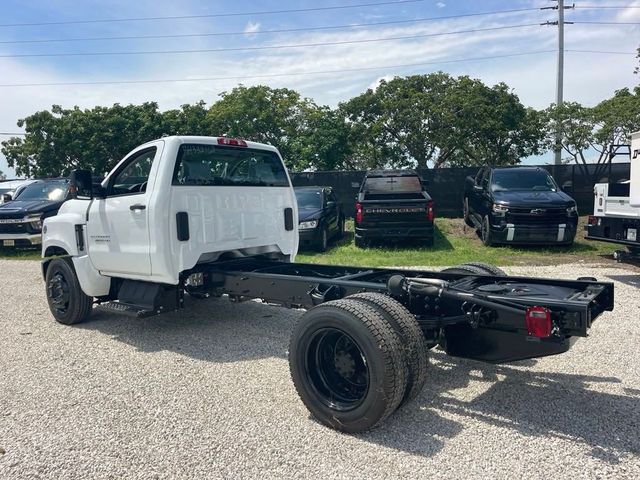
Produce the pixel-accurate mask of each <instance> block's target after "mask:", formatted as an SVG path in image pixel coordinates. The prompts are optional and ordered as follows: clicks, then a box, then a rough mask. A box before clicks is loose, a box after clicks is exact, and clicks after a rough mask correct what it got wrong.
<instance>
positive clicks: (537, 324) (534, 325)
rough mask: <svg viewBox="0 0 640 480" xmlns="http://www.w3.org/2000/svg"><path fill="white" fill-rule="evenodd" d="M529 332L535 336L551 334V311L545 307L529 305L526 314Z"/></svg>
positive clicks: (540, 336) (543, 336) (544, 336)
mask: <svg viewBox="0 0 640 480" xmlns="http://www.w3.org/2000/svg"><path fill="white" fill-rule="evenodd" d="M525 322H526V324H527V333H528V334H529V335H532V336H534V337H538V338H546V337H550V336H551V327H552V325H551V312H550V311H549V309H548V308H544V307H529V308H527V313H526V314H525Z"/></svg>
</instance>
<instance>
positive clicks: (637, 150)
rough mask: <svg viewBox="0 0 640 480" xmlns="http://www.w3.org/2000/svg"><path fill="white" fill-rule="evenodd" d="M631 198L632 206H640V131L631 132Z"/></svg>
mask: <svg viewBox="0 0 640 480" xmlns="http://www.w3.org/2000/svg"><path fill="white" fill-rule="evenodd" d="M629 193H630V195H629V200H630V203H631V206H632V207H640V132H636V133H632V134H631V186H630V187H629Z"/></svg>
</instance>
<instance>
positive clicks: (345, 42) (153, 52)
mask: <svg viewBox="0 0 640 480" xmlns="http://www.w3.org/2000/svg"><path fill="white" fill-rule="evenodd" d="M532 26H538V24H537V23H525V24H521V25H503V26H500V27H489V28H474V29H470V30H457V31H450V32H438V33H423V34H418V35H403V36H398V37H384V38H367V39H360V40H341V41H335V42H317V43H298V44H291V45H265V46H259V47H228V48H203V49H197V50H146V51H137V52H126V51H120V52H63V53H18V54H7V55H0V58H25V57H92V56H115V55H158V54H185V53H214V52H240V51H256V50H276V49H282V48H307V47H326V46H331V45H351V44H359V43H372V42H388V41H392V40H410V39H415V38H427V37H438V36H444V35H457V34H461V33H478V32H489V31H496V30H507V29H514V28H523V27H532Z"/></svg>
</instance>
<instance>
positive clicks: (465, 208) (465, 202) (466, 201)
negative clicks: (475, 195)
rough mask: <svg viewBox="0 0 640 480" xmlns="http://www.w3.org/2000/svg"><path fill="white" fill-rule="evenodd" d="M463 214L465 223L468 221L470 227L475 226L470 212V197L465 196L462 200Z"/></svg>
mask: <svg viewBox="0 0 640 480" xmlns="http://www.w3.org/2000/svg"><path fill="white" fill-rule="evenodd" d="M462 216H463V218H464V223H466V224H467V225H468V226H469V227H473V226H474V224H473V221H472V220H471V214H470V213H469V199H468V198H466V197H465V198H464V199H463V200H462Z"/></svg>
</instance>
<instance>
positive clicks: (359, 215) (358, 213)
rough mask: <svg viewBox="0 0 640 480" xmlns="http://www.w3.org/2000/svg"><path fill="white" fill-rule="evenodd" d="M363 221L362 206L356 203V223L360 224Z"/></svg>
mask: <svg viewBox="0 0 640 480" xmlns="http://www.w3.org/2000/svg"><path fill="white" fill-rule="evenodd" d="M361 221H362V205H361V204H359V203H356V223H360V222H361Z"/></svg>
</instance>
